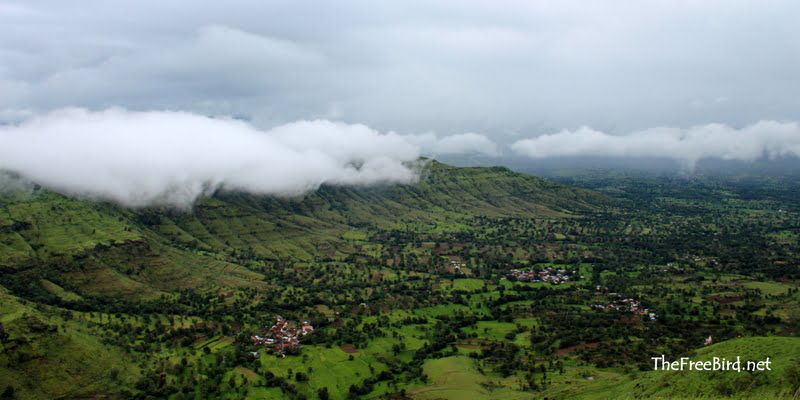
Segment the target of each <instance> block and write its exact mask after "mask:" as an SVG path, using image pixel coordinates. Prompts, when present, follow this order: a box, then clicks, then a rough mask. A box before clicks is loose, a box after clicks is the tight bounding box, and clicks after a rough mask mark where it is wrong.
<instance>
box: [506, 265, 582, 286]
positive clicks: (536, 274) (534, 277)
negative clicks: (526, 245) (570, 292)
mask: <svg viewBox="0 0 800 400" xmlns="http://www.w3.org/2000/svg"><path fill="white" fill-rule="evenodd" d="M577 273H578V271H572V274H577ZM572 276H573V275H568V274H567V270H565V269H563V268H558V269H556V268H553V267H548V268H546V269H542V270H536V271H521V270H518V269H512V270H511V278H513V280H517V281H520V282H550V283H552V284H553V285H558V284H562V283H566V282H569V281H570V280H573V279H574V278H572ZM581 278H582V277H581Z"/></svg>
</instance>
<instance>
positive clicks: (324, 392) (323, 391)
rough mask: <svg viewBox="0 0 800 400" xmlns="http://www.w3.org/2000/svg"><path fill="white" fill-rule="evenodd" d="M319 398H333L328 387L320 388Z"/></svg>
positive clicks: (327, 399)
mask: <svg viewBox="0 0 800 400" xmlns="http://www.w3.org/2000/svg"><path fill="white" fill-rule="evenodd" d="M317 396H318V397H319V400H329V399H330V398H331V395H330V393H329V392H328V388H326V387H321V388H319V390H317Z"/></svg>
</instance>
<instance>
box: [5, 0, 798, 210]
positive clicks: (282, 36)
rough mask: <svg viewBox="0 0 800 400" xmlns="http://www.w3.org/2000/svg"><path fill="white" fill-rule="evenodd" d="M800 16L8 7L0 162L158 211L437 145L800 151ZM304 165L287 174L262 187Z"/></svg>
mask: <svg viewBox="0 0 800 400" xmlns="http://www.w3.org/2000/svg"><path fill="white" fill-rule="evenodd" d="M798 11H800V4H798V3H797V2H792V1H769V2H756V1H680V2H676V1H646V2H635V3H633V2H612V1H599V2H591V3H587V2H582V1H577V0H568V1H563V2H555V3H554V2H544V1H541V2H540V1H533V2H530V1H512V2H505V3H503V5H502V6H498V5H497V4H494V3H489V2H479V1H445V2H435V3H434V2H424V1H409V2H377V3H376V2H356V1H341V2H335V3H331V2H322V1H312V2H304V3H302V4H300V3H287V2H278V1H267V2H252V1H232V2H227V3H226V4H225V5H224V6H221V5H219V3H216V2H209V1H192V2H189V1H175V2H169V3H168V4H165V3H163V2H154V1H136V2H133V1H127V0H125V1H119V2H114V3H108V2H102V1H80V2H77V3H76V2H70V3H65V2H59V1H54V0H43V1H19V0H9V1H4V2H3V3H2V4H0V124H1V125H0V142H2V144H3V145H2V146H0V169H5V170H11V171H13V172H15V173H19V174H20V175H22V176H25V177H28V178H31V179H35V180H37V181H42V182H46V183H48V184H49V185H50V186H51V187H57V188H64V189H65V190H66V191H68V192H79V193H88V194H90V195H94V196H99V197H104V198H108V197H111V198H115V199H117V198H122V199H124V201H123V202H127V203H131V204H139V203H149V202H152V201H154V199H160V198H163V196H164V195H165V193H166V192H165V191H166V190H167V189H168V188H171V189H170V190H173V189H174V188H175V187H180V188H181V189H180V190H179V191H178V192H181V193H189V195H188V196H189V197H190V198H191V197H192V196H196V195H197V193H200V192H202V191H203V190H206V189H207V187H208V185H211V186H212V187H216V186H220V185H226V184H227V185H228V186H231V185H233V186H235V187H238V186H242V187H245V188H246V189H253V190H255V191H258V192H266V193H295V192H302V191H304V190H309V189H313V188H314V187H317V186H318V185H320V184H323V183H337V184H368V183H372V182H408V181H409V180H413V179H414V175H413V171H410V170H408V169H407V165H408V162H410V161H413V160H416V158H417V157H419V156H420V155H429V156H434V157H444V158H445V159H448V160H455V161H458V162H460V163H462V164H463V163H466V164H507V165H508V164H512V163H513V164H514V165H516V166H521V167H522V168H523V169H524V168H527V167H535V166H536V165H539V163H544V162H546V161H550V160H570V159H580V158H583V157H594V158H598V157H599V158H608V159H631V160H641V159H644V160H647V159H667V160H674V161H675V163H676V166H682V167H683V168H685V169H691V168H693V167H694V166H695V165H697V163H698V162H701V161H703V160H732V161H746V162H753V161H757V160H771V159H775V160H782V159H796V158H797V157H798V156H800V127H799V125H798V122H797V121H800V115H798V114H800V98H798V97H797V95H796V93H798V91H800V90H799V89H800V25H798V24H797V23H796V19H797V18H796V16H797V15H800V13H798ZM209 117H211V118H209ZM131 126H133V127H139V128H141V129H144V131H141V132H136V131H131V130H130V129H127V128H128V127H131ZM287 127H290V128H287ZM45 128H46V129H45ZM276 132H277V133H276ZM281 132H283V133H281ZM286 132H290V134H286ZM276 135H278V136H276ZM201 141H202V144H198V143H197V142H201ZM98 143H102V144H103V145H102V146H99V145H97V144H98ZM387 143H392V144H391V145H388V147H387V145H386V144H387ZM331 144H334V145H331ZM131 149H133V150H131ZM152 149H160V150H159V151H152ZM300 157H303V159H302V160H301V159H300ZM54 160H55V161H57V162H54ZM209 160H215V161H214V162H211V161H209ZM144 165H147V166H151V167H152V168H143V167H142V166H144ZM154 166H158V168H156V167H154ZM287 166H291V170H292V171H293V174H290V175H288V176H282V177H283V178H286V179H287V182H288V183H285V182H279V183H276V184H275V185H272V184H258V185H255V186H254V185H253V184H251V183H252V182H254V181H258V180H259V179H272V178H270V177H271V176H274V175H275V174H276V172H275V171H278V170H281V169H282V168H287ZM353 166H359V167H361V166H366V167H367V168H365V169H363V170H362V169H359V168H355V169H354V167H353ZM244 170H251V171H262V172H263V174H262V175H260V176H248V177H244V178H243V175H242V173H241V171H244ZM215 171H217V172H215ZM218 171H222V172H218ZM70 172H74V173H70ZM409 174H411V175H409ZM112 182H113V184H112ZM143 188H144V189H143ZM143 190H144V192H145V194H144V195H140V197H138V198H135V199H134V198H131V197H130V195H129V194H130V193H141V192H142V191H143ZM170 193H174V190H173V191H172V192H170Z"/></svg>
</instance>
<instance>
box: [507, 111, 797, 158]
mask: <svg viewBox="0 0 800 400" xmlns="http://www.w3.org/2000/svg"><path fill="white" fill-rule="evenodd" d="M511 149H512V150H513V151H514V152H516V153H517V154H520V155H523V156H527V157H530V158H535V159H542V158H550V157H575V156H601V157H645V158H647V157H653V158H656V157H658V158H669V159H674V160H678V161H680V162H682V163H683V165H684V167H685V168H688V169H693V168H694V167H695V165H696V164H697V162H698V161H699V160H701V159H706V158H718V159H722V160H737V161H755V160H758V159H764V158H768V159H776V158H780V157H800V126H799V125H798V123H797V122H777V121H760V122H757V123H755V124H752V125H749V126H747V127H744V128H741V129H736V128H732V127H730V126H727V125H724V124H708V125H699V126H694V127H691V128H688V129H680V128H652V129H647V130H643V131H637V132H633V133H631V134H629V135H625V136H615V135H609V134H607V133H604V132H600V131H596V130H594V129H592V128H588V127H582V128H580V129H577V130H575V131H568V130H563V131H561V132H558V133H555V134H551V135H543V136H539V137H535V138H530V139H524V140H520V141H518V142H516V143H514V144H513V145H512V146H511Z"/></svg>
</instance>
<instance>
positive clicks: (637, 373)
mask: <svg viewBox="0 0 800 400" xmlns="http://www.w3.org/2000/svg"><path fill="white" fill-rule="evenodd" d="M560 179H562V180H564V181H565V182H567V183H570V184H573V185H578V186H582V187H585V188H588V189H578V188H576V187H572V186H567V185H565V184H562V183H555V182H552V181H548V180H544V179H539V178H535V177H531V176H526V175H522V174H518V173H515V172H513V171H510V170H508V169H506V168H454V167H449V166H446V165H443V164H439V163H436V162H432V163H431V164H430V165H429V168H428V170H427V171H426V172H425V174H424V176H423V179H422V181H421V182H419V183H417V184H413V185H405V186H402V185H401V186H384V187H371V188H344V187H323V188H321V189H320V190H318V191H316V192H314V193H312V194H309V195H307V196H305V197H304V198H301V199H278V198H271V197H260V196H253V195H248V194H243V193H231V192H225V193H218V194H216V195H214V196H213V197H210V198H204V199H202V200H200V201H199V202H198V203H197V204H196V205H195V206H194V208H193V209H192V210H171V209H164V208H158V207H153V208H146V209H137V210H130V209H125V208H121V207H118V206H115V205H113V204H108V203H102V202H91V201H85V200H77V199H72V198H67V197H64V196H61V195H58V194H55V193H51V192H47V191H43V190H34V191H33V192H32V193H27V194H19V195H13V196H11V195H9V196H6V197H2V198H0V354H1V355H2V356H0V390H4V391H5V392H4V396H15V397H17V398H34V399H38V398H41V399H45V398H76V397H77V398H86V397H102V396H106V397H110V398H142V399H144V398H148V397H155V398H170V399H189V398H192V399H205V398H228V399H238V398H286V399H317V398H322V399H325V398H329V399H345V398H364V399H368V398H394V399H402V398H420V399H449V398H453V399H460V398H475V399H481V398H485V399H530V398H545V397H547V398H567V397H569V398H598V399H604V398H626V397H627V398H643V397H655V398H670V397H675V398H693V397H708V398H715V397H722V396H732V397H740V398H741V397H743V398H748V397H750V398H780V397H783V398H791V397H792V396H793V395H794V393H795V391H796V390H797V389H798V387H800V353H798V351H800V345H799V344H800V343H798V342H797V340H798V339H797V338H796V335H797V333H798V331H800V311H798V310H800V284H798V278H800V269H798V262H799V261H800V243H798V240H797V239H798V235H797V232H798V231H799V229H798V228H800V209H799V208H798V206H797V203H796V198H797V195H798V194H800V182H798V181H797V180H796V179H793V178H791V177H784V178H782V179H781V180H780V181H777V180H775V179H762V180H759V181H754V180H749V179H738V178H737V179H734V178H718V179H710V178H698V179H678V178H669V177H648V176H630V175H616V174H586V175H570V176H568V177H562V178H560ZM589 189H592V190H589ZM593 190H594V191H593ZM601 193H606V194H605V195H604V194H601ZM512 269H518V270H520V271H544V272H542V273H544V274H546V275H549V274H553V276H550V277H549V278H548V279H549V280H539V279H535V280H534V281H517V278H516V277H515V276H514V275H513V274H512V273H511V270H512ZM537 273H538V272H537ZM555 274H559V276H555ZM564 276H568V279H567V278H564ZM550 278H552V279H550ZM555 278H558V279H555ZM536 280H538V281H536ZM276 314H278V315H281V316H284V317H286V318H287V319H290V320H293V321H303V320H307V321H309V322H310V323H311V325H313V326H314V328H315V330H314V332H313V333H312V334H309V335H306V336H302V337H301V338H300V343H301V344H302V348H300V349H297V350H295V349H293V350H292V351H289V352H287V355H286V357H285V358H284V357H281V356H279V355H276V352H272V351H268V350H270V348H268V347H265V346H264V345H254V341H253V339H252V338H251V337H252V336H253V335H264V334H265V331H267V330H268V329H269V327H270V326H272V325H273V324H274V323H275V318H274V316H275V315H276ZM708 337H711V338H712V341H713V342H714V344H712V345H710V346H704V344H705V341H706V338H708ZM662 354H663V355H664V356H665V357H667V359H670V360H674V359H679V358H680V357H690V358H691V359H693V360H703V359H708V358H709V357H715V356H716V357H728V358H731V357H735V356H741V357H743V358H750V359H754V360H762V359H764V358H765V357H767V356H769V357H771V359H772V360H773V366H774V368H773V370H772V371H762V372H752V373H750V372H744V373H736V372H729V371H717V372H708V373H703V372H698V373H687V372H685V371H684V372H674V371H653V365H652V361H651V357H657V356H661V355H662Z"/></svg>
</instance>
